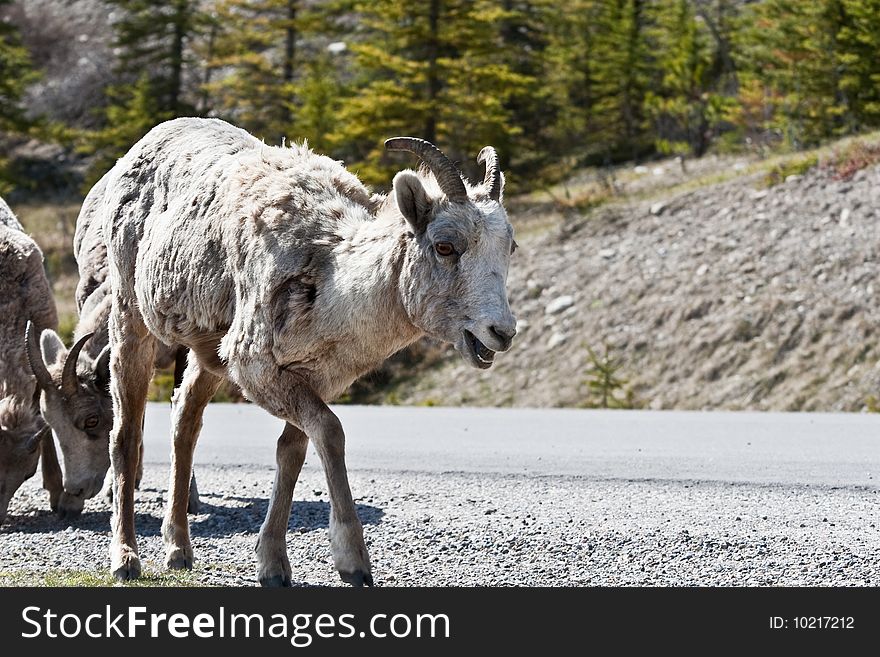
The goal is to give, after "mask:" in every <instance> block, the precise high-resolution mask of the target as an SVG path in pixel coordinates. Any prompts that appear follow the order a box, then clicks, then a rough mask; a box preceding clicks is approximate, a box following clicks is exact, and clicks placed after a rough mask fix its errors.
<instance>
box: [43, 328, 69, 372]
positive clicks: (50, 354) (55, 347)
mask: <svg viewBox="0 0 880 657" xmlns="http://www.w3.org/2000/svg"><path fill="white" fill-rule="evenodd" d="M40 352H41V353H42V355H43V362H44V363H45V364H46V367H51V366H52V365H55V364H56V363H63V362H64V357H65V356H66V355H67V348H66V347H65V346H64V343H63V342H62V341H61V338H60V337H58V334H57V333H56V332H55V331H53V330H52V329H45V330H44V331H43V333H42V335H41V336H40Z"/></svg>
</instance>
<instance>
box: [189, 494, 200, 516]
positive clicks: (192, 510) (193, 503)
mask: <svg viewBox="0 0 880 657" xmlns="http://www.w3.org/2000/svg"><path fill="white" fill-rule="evenodd" d="M186 512H187V513H188V514H190V515H192V516H194V515H197V514H199V513H201V512H202V503H201V502H200V501H199V500H198V499H195V500H194V499H192V498H190V500H189V502H188V503H187V505H186Z"/></svg>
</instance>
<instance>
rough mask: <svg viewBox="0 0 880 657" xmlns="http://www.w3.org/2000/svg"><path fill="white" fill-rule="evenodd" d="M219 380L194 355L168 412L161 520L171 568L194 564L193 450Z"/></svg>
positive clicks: (166, 558)
mask: <svg viewBox="0 0 880 657" xmlns="http://www.w3.org/2000/svg"><path fill="white" fill-rule="evenodd" d="M221 382H222V379H221V378H220V377H218V376H216V375H214V374H211V373H210V372H208V371H207V370H205V369H204V368H202V367H201V365H200V364H199V362H198V360H197V359H196V358H195V357H193V358H190V360H189V364H188V365H187V368H186V372H185V373H184V375H183V382H182V383H181V385H180V387H179V388H178V389H177V390H176V391H175V393H174V401H173V404H172V412H171V415H172V419H171V439H172V443H173V450H172V457H171V482H170V485H169V491H168V504H167V506H166V509H165V520H164V521H163V522H162V539H163V540H164V542H165V565H166V566H167V567H168V568H171V569H174V570H180V569H182V568H186V569H189V568H192V565H193V552H192V543H191V542H190V538H189V520H188V519H187V515H186V514H187V509H188V508H189V503H190V493H191V490H190V485H191V479H192V460H193V452H194V451H195V448H196V441H198V438H199V431H201V428H202V414H203V413H204V410H205V406H207V405H208V402H209V401H211V397H213V396H214V393H215V392H216V391H217V388H219V387H220V383H221Z"/></svg>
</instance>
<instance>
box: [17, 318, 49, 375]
mask: <svg viewBox="0 0 880 657" xmlns="http://www.w3.org/2000/svg"><path fill="white" fill-rule="evenodd" d="M24 340H25V346H26V349H25V352H26V353H27V360H28V365H30V366H31V371H32V372H33V373H34V376H35V377H36V378H37V384H38V385H39V386H40V389H41V390H46V389H47V388H49V387H50V386H52V385H54V384H53V383H52V376H51V375H50V374H49V370H47V369H46V363H44V362H43V354H42V353H41V352H40V345H39V343H38V342H37V327H36V326H34V323H33V322H31V321H28V323H27V328H26V329H25V333H24Z"/></svg>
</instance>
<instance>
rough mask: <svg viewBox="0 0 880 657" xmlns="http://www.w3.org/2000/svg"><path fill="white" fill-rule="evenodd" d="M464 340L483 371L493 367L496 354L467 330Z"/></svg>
mask: <svg viewBox="0 0 880 657" xmlns="http://www.w3.org/2000/svg"><path fill="white" fill-rule="evenodd" d="M464 338H465V341H466V342H467V345H468V349H470V352H471V354H472V355H473V357H474V361H475V362H476V364H477V366H478V367H481V368H483V369H485V368H488V367H492V363H493V361H494V360H495V352H494V351H492V350H491V349H489V347H487V346H486V345H484V344H483V343H482V342H480V340H479V339H478V338H477V336H475V335H474V334H473V333H471V332H470V331H468V330H465V332H464Z"/></svg>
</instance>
